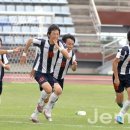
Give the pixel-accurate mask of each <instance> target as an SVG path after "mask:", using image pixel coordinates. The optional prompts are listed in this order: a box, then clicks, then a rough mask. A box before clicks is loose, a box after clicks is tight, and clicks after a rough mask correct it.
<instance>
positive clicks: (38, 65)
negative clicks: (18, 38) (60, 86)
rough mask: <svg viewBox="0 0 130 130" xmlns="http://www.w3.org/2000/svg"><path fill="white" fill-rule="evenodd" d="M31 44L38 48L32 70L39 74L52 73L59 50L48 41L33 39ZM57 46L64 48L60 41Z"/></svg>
mask: <svg viewBox="0 0 130 130" xmlns="http://www.w3.org/2000/svg"><path fill="white" fill-rule="evenodd" d="M33 44H34V45H35V46H38V47H39V48H40V51H39V52H38V53H37V56H36V59H35V62H34V70H36V71H39V72H41V73H53V72H54V65H55V63H56V59H57V57H58V54H59V50H58V49H57V48H56V46H55V45H51V44H50V43H49V40H44V39H36V38H34V39H33ZM59 46H60V47H61V48H64V46H63V44H62V42H61V41H59Z"/></svg>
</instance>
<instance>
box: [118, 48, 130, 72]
mask: <svg viewBox="0 0 130 130" xmlns="http://www.w3.org/2000/svg"><path fill="white" fill-rule="evenodd" d="M116 58H119V59H120V62H119V63H118V73H120V74H130V47H129V46H124V47H122V49H119V50H118V53H117V55H116Z"/></svg>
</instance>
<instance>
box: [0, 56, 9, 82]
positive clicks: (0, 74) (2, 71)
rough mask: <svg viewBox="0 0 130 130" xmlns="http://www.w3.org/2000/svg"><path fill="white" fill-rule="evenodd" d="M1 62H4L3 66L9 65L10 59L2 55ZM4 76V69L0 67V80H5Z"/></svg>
mask: <svg viewBox="0 0 130 130" xmlns="http://www.w3.org/2000/svg"><path fill="white" fill-rule="evenodd" d="M0 60H1V61H2V62H3V64H8V62H9V61H8V59H7V57H6V54H3V55H0ZM3 76H4V68H3V66H2V65H0V80H2V79H3Z"/></svg>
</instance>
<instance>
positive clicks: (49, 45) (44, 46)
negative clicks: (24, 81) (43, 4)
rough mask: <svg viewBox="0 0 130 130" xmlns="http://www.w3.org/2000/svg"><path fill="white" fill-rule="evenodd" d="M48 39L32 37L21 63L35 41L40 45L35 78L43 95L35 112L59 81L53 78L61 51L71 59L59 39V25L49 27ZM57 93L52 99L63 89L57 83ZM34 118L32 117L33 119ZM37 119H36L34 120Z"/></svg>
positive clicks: (37, 111) (36, 111) (35, 43)
mask: <svg viewBox="0 0 130 130" xmlns="http://www.w3.org/2000/svg"><path fill="white" fill-rule="evenodd" d="M47 36H48V39H46V40H45V39H37V38H30V39H29V40H28V41H27V43H26V46H25V48H24V52H23V55H22V57H21V59H20V63H21V64H23V63H25V62H26V53H27V50H28V48H29V47H30V46H31V44H32V43H33V44H34V45H36V46H39V48H40V53H39V54H38V55H37V57H36V66H35V71H36V72H35V79H36V81H37V82H38V83H39V85H40V86H41V87H42V89H43V90H42V91H41V96H40V99H39V101H38V104H37V107H36V109H35V113H39V108H41V107H42V106H43V105H44V102H43V100H45V99H46V98H47V97H48V95H50V94H51V92H52V86H54V83H55V82H57V81H56V80H55V79H54V78H53V72H54V66H55V63H56V60H57V57H58V55H59V53H60V52H61V53H62V54H63V55H64V56H65V57H66V58H67V59H70V57H69V54H68V52H67V50H66V49H65V48H64V46H63V44H62V43H61V42H60V41H59V40H58V39H59V36H60V29H59V27H58V26H57V25H55V24H52V25H51V26H50V27H49V28H48V32H47ZM55 86H56V93H55V94H54V95H53V98H52V100H56V99H57V98H58V96H59V95H60V94H61V92H62V89H61V87H60V85H59V84H58V83H57V84H56V85H55ZM33 119H34V118H32V120H33ZM35 121H36V120H35V119H34V122H35Z"/></svg>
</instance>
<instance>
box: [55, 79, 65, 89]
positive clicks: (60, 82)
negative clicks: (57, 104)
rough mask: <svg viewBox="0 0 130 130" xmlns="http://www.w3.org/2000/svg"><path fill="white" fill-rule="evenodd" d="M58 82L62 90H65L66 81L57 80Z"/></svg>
mask: <svg viewBox="0 0 130 130" xmlns="http://www.w3.org/2000/svg"><path fill="white" fill-rule="evenodd" d="M56 80H57V82H58V83H59V85H60V86H61V88H62V90H63V87H64V79H56Z"/></svg>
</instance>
